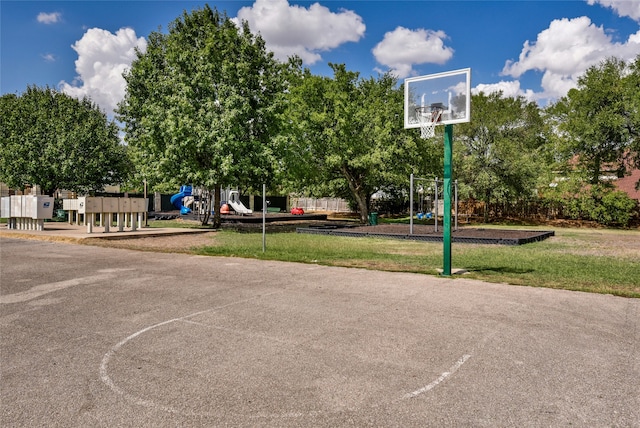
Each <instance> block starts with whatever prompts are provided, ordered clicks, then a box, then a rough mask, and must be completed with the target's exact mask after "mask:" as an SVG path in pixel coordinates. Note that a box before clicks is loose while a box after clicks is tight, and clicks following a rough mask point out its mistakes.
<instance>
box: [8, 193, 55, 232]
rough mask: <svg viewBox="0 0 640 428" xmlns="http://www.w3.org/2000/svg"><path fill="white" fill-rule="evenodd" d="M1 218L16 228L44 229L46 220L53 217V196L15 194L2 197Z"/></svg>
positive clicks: (10, 226) (11, 227)
mask: <svg viewBox="0 0 640 428" xmlns="http://www.w3.org/2000/svg"><path fill="white" fill-rule="evenodd" d="M0 218H6V219H8V222H7V227H8V228H9V229H16V230H38V231H42V230H44V221H45V220H50V219H52V218H53V197H51V196H44V195H13V196H4V197H2V198H0Z"/></svg>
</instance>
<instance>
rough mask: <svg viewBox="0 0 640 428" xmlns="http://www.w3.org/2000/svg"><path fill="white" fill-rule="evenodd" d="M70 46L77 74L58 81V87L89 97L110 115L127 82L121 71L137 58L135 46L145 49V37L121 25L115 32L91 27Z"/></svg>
mask: <svg viewBox="0 0 640 428" xmlns="http://www.w3.org/2000/svg"><path fill="white" fill-rule="evenodd" d="M71 47H72V48H73V49H74V50H75V51H76V52H77V53H78V59H77V60H76V62H75V64H76V72H77V73H78V76H77V77H76V78H75V79H74V81H73V82H72V83H67V82H65V81H62V82H60V90H62V91H63V92H65V93H66V94H68V95H71V96H73V97H77V98H82V97H85V96H87V97H90V98H91V99H92V100H93V102H95V103H96V104H98V105H99V106H100V107H101V108H102V109H103V110H105V111H106V112H107V114H109V115H111V114H112V111H113V110H114V109H115V108H116V107H117V104H118V103H119V102H120V101H122V99H123V98H124V94H125V89H126V82H125V80H124V77H123V76H122V73H123V72H124V71H125V70H126V69H128V68H129V67H130V66H131V62H132V61H133V60H134V59H135V58H136V54H135V48H136V47H138V49H140V50H142V51H143V52H144V51H145V50H146V47H147V42H146V40H145V39H144V38H143V37H140V38H137V37H136V33H135V31H134V30H132V29H131V28H121V29H120V30H118V31H117V32H116V33H115V34H113V33H111V32H109V31H107V30H102V29H100V28H91V29H89V30H87V32H86V33H84V35H83V36H82V38H81V39H80V40H78V41H77V42H76V43H75V44H73V45H72V46H71Z"/></svg>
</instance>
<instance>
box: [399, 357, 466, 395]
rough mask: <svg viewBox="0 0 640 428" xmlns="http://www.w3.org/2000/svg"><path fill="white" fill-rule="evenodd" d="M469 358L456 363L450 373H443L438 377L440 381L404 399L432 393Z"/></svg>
mask: <svg viewBox="0 0 640 428" xmlns="http://www.w3.org/2000/svg"><path fill="white" fill-rule="evenodd" d="M469 358H471V355H463V356H462V357H461V358H460V359H459V360H458V361H456V363H455V364H454V365H452V366H451V367H450V368H449V370H448V371H446V372H444V373H442V374H441V375H440V377H438V379H436V380H434V381H433V382H431V383H430V384H429V385H427V386H423V387H422V388H420V389H416V390H415V391H413V392H410V393H408V394H407V395H405V396H404V398H414V397H417V396H418V395H420V394H424V393H425V392H429V391H431V390H432V389H433V388H435V387H436V386H438V385H440V384H441V383H442V382H444V381H445V380H446V379H447V378H448V377H449V376H451V375H452V374H454V373H455V372H456V371H457V370H458V369H459V368H460V367H461V366H462V365H463V364H464V363H465V362H466V361H467V360H468V359H469Z"/></svg>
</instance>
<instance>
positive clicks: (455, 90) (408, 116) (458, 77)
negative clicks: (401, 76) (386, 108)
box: [404, 68, 471, 129]
mask: <svg viewBox="0 0 640 428" xmlns="http://www.w3.org/2000/svg"><path fill="white" fill-rule="evenodd" d="M432 105H439V106H441V107H443V108H444V109H443V110H442V115H441V117H440V121H439V123H438V124H439V125H446V124H454V123H463V122H469V121H470V120H471V69H470V68H464V69H461V70H454V71H447V72H444V73H436V74H428V75H426V76H418V77H410V78H407V79H405V80H404V127H405V128H407V129H409V128H419V127H420V120H419V117H418V116H419V115H420V114H425V113H424V112H425V111H426V110H428V109H429V107H430V106H432ZM417 108H422V109H418V111H416V109H417ZM425 109H426V110H425ZM421 112H422V113H421Z"/></svg>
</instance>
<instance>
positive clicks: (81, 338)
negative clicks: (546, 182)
mask: <svg viewBox="0 0 640 428" xmlns="http://www.w3.org/2000/svg"><path fill="white" fill-rule="evenodd" d="M0 256H1V260H2V277H1V278H2V290H1V294H0V308H1V315H0V329H1V330H2V366H1V371H2V373H1V374H2V388H1V389H0V403H1V404H0V406H1V412H0V424H2V426H180V425H183V426H223V425H230V426H296V427H299V426H314V427H317V426H327V427H329V426H332V427H334V426H566V425H571V424H573V425H578V426H580V425H583V426H584V425H592V426H633V425H636V424H637V423H638V421H639V420H640V413H639V409H640V398H639V396H638V394H637V392H638V390H637V388H638V386H637V381H636V380H637V378H638V374H639V372H640V357H639V356H638V355H639V354H638V352H637V351H638V349H637V344H638V343H639V341H640V337H638V334H640V333H639V332H640V302H639V301H638V300H637V299H635V300H634V299H624V298H617V297H613V296H605V295H595V294H585V293H576V292H567V291H558V290H550V289H535V288H528V287H514V286H506V285H500V284H485V283H481V282H478V281H471V280H465V279H462V278H456V279H451V278H443V277H440V278H438V277H431V276H424V275H414V274H408V273H388V272H376V271H368V270H361V269H345V268H333V267H325V266H316V265H302V264H293V263H282V262H268V261H267V262H265V261H257V260H248V259H234V258H215V257H199V256H189V255H180V254H158V253H144V252H135V251H129V250H118V249H109V248H100V247H89V246H83V245H73V244H61V243H54V242H42V241H31V240H20V239H8V238H0Z"/></svg>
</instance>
